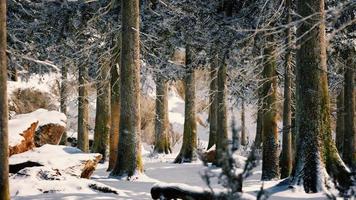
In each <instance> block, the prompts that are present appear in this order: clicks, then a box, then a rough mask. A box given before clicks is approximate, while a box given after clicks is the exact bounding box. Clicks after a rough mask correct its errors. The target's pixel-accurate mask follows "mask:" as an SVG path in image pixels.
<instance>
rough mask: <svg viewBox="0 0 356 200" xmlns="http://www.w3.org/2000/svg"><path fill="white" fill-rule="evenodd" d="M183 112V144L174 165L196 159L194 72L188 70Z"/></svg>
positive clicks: (187, 56) (188, 60)
mask: <svg viewBox="0 0 356 200" xmlns="http://www.w3.org/2000/svg"><path fill="white" fill-rule="evenodd" d="M191 61H192V58H191V52H190V50H189V47H187V48H186V66H189V65H190V64H191ZM184 86H185V111H184V133H183V144H182V148H181V150H180V153H179V154H178V156H177V158H176V159H175V160H174V163H183V162H192V161H193V160H196V159H197V156H196V150H197V142H198V141H197V122H196V108H195V104H196V102H195V72H194V70H193V69H189V70H188V72H187V75H186V78H185V85H184Z"/></svg>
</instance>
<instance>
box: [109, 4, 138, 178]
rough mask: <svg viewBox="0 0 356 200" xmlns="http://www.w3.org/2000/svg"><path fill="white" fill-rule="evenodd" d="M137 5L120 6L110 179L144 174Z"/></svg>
mask: <svg viewBox="0 0 356 200" xmlns="http://www.w3.org/2000/svg"><path fill="white" fill-rule="evenodd" d="M139 5H140V1H139V0H132V1H122V2H121V11H122V12H121V13H122V16H121V20H122V32H121V35H122V36H121V38H122V40H121V48H122V49H121V65H120V80H121V84H120V91H121V92H120V100H121V101H120V105H121V107H120V128H119V134H120V135H119V138H120V139H119V145H118V154H117V161H116V164H115V167H114V169H113V170H112V171H111V175H113V176H122V175H127V176H132V175H134V174H135V173H136V172H141V171H142V170H143V164H142V160H141V146H140V136H141V116H140V93H141V92H140V33H139V30H140V27H139V25H140V9H139Z"/></svg>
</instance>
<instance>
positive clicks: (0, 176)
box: [0, 0, 10, 200]
mask: <svg viewBox="0 0 356 200" xmlns="http://www.w3.org/2000/svg"><path fill="white" fill-rule="evenodd" d="M0 15H1V16H0V106H1V108H0V116H1V120H0V200H10V193H9V161H8V158H9V147H8V146H9V144H8V143H9V138H8V117H9V114H8V102H7V56H6V46H7V40H6V0H1V2H0Z"/></svg>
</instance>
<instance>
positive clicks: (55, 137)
mask: <svg viewBox="0 0 356 200" xmlns="http://www.w3.org/2000/svg"><path fill="white" fill-rule="evenodd" d="M65 130H66V128H65V127H64V126H62V125H59V124H53V123H50V124H45V125H43V126H40V127H38V129H37V130H36V133H35V145H36V147H40V146H43V145H45V144H54V145H58V144H59V142H60V141H61V138H62V135H63V133H64V132H65Z"/></svg>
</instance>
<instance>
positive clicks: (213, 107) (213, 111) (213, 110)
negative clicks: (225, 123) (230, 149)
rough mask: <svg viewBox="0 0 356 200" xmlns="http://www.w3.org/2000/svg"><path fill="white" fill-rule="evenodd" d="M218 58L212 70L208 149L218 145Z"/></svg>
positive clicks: (212, 64)
mask: <svg viewBox="0 0 356 200" xmlns="http://www.w3.org/2000/svg"><path fill="white" fill-rule="evenodd" d="M216 64H217V56H216V55H215V56H213V58H212V62H211V64H210V65H211V69H210V91H209V104H210V106H209V125H210V129H209V144H208V149H210V148H211V147H212V146H214V145H215V144H216V134H217V120H218V118H217V81H218V79H217V72H218V70H217V68H216Z"/></svg>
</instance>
